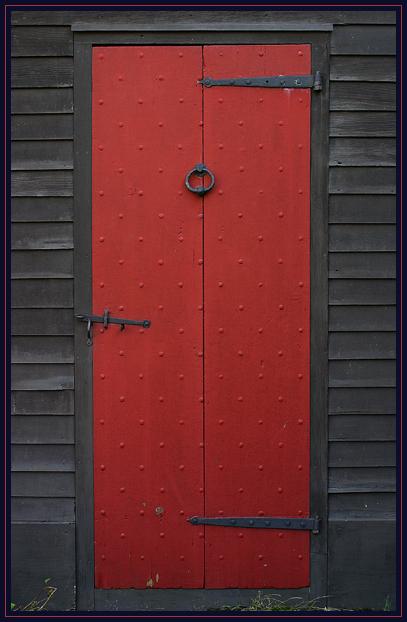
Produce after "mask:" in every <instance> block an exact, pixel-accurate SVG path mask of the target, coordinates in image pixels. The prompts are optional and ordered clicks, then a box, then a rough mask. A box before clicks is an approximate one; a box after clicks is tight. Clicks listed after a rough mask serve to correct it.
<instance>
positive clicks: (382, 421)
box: [329, 415, 396, 441]
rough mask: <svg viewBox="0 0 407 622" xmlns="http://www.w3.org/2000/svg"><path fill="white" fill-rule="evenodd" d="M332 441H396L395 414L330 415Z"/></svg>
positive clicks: (330, 436)
mask: <svg viewBox="0 0 407 622" xmlns="http://www.w3.org/2000/svg"><path fill="white" fill-rule="evenodd" d="M329 440H330V441H395V440H396V417H395V416H394V415H335V416H332V417H329Z"/></svg>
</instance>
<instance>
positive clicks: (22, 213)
mask: <svg viewBox="0 0 407 622" xmlns="http://www.w3.org/2000/svg"><path fill="white" fill-rule="evenodd" d="M72 217H73V200H72V198H71V197H15V198H13V199H12V200H11V222H52V223H54V222H72Z"/></svg>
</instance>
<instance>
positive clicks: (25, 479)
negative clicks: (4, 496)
mask: <svg viewBox="0 0 407 622" xmlns="http://www.w3.org/2000/svg"><path fill="white" fill-rule="evenodd" d="M11 496H12V497H35V498H41V497H45V498H47V497H48V498H49V497H52V498H58V497H64V498H73V497H74V496H75V476H74V474H73V473H27V472H20V473H12V475H11Z"/></svg>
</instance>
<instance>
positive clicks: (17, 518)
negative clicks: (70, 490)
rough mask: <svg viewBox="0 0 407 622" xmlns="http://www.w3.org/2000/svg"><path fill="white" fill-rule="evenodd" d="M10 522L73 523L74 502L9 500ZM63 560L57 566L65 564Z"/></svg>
mask: <svg viewBox="0 0 407 622" xmlns="http://www.w3.org/2000/svg"><path fill="white" fill-rule="evenodd" d="M11 520H12V522H13V523H73V522H74V520H75V500H74V499H52V498H51V499H46V498H41V499H36V498H30V497H15V498H14V499H12V500H11ZM24 527H25V528H26V525H24ZM48 544H49V543H48ZM47 557H49V551H48V554H47ZM64 560H65V558H61V559H59V564H63V563H66V562H65V561H64Z"/></svg>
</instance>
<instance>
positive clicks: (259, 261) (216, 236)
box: [203, 45, 311, 588]
mask: <svg viewBox="0 0 407 622" xmlns="http://www.w3.org/2000/svg"><path fill="white" fill-rule="evenodd" d="M310 70H311V62H310V46H308V45H289V46H284V45H273V46H205V48H204V75H205V77H212V78H229V77H230V78H234V77H246V76H263V75H264V76H267V75H278V74H283V75H284V74H292V75H295V74H309V73H310ZM203 95H204V120H205V126H204V148H205V152H204V156H205V158H204V159H205V163H206V164H207V165H208V166H209V167H210V168H211V169H212V170H213V171H214V172H215V174H216V179H217V185H216V190H214V191H213V192H212V193H209V194H208V195H206V196H205V206H204V212H205V217H204V223H205V224H204V232H205V233H204V243H205V253H204V256H205V271H204V275H205V276H204V295H205V456H206V460H205V491H206V493H205V512H206V515H207V516H222V515H223V516H257V515H260V516H261V515H265V516H293V517H298V516H300V517H301V516H307V515H308V512H309V185H310V170H309V168H310V91H309V89H307V90H306V89H265V88H242V87H241V88H238V87H211V88H205V89H204V92H203ZM205 543H206V557H205V581H206V586H207V587H213V588H216V587H270V586H273V587H299V586H306V585H308V584H309V534H308V533H307V532H295V531H288V530H286V531H284V532H278V531H277V530H274V529H273V530H258V529H243V530H239V529H237V528H221V527H207V528H206V532H205Z"/></svg>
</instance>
